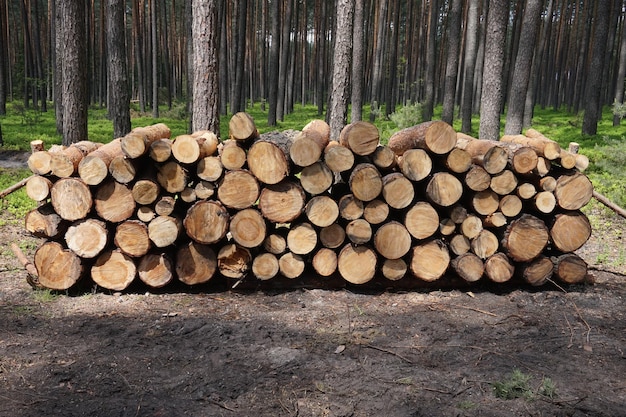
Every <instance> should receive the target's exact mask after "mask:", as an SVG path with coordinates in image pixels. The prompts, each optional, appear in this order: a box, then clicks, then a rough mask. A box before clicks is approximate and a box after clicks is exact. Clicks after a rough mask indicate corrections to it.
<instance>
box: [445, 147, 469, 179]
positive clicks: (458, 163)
mask: <svg viewBox="0 0 626 417" xmlns="http://www.w3.org/2000/svg"><path fill="white" fill-rule="evenodd" d="M444 165H445V166H446V168H448V170H449V171H451V172H454V173H456V174H462V173H464V172H467V171H469V169H470V168H471V167H472V156H471V155H470V154H469V152H467V151H466V150H465V149H461V148H454V149H452V150H451V151H450V153H448V154H447V155H446V158H445V162H444Z"/></svg>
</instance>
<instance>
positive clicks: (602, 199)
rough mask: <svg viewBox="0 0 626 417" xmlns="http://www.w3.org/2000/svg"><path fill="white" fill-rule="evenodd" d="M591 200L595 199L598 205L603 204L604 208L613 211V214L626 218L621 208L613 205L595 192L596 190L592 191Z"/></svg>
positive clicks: (625, 212)
mask: <svg viewBox="0 0 626 417" xmlns="http://www.w3.org/2000/svg"><path fill="white" fill-rule="evenodd" d="M593 198H595V199H596V200H598V201H599V202H600V203H602V204H604V205H605V206H606V207H608V208H610V209H611V210H613V211H614V212H615V213H617V214H619V215H620V216H622V217H624V218H626V210H624V209H623V208H621V207H620V206H618V205H617V204H615V203H614V202H612V201H611V200H609V199H608V198H606V197H605V196H604V195H602V194H600V193H599V192H597V191H596V190H593Z"/></svg>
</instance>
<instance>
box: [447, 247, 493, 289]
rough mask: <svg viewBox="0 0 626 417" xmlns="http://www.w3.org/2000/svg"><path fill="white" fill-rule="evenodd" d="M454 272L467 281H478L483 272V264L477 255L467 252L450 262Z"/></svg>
mask: <svg viewBox="0 0 626 417" xmlns="http://www.w3.org/2000/svg"><path fill="white" fill-rule="evenodd" d="M450 266H451V267H452V269H453V270H454V272H456V274H457V275H458V276H459V277H461V278H463V279H464V280H465V281H467V282H476V281H478V280H479V279H480V278H481V277H482V276H483V274H484V272H485V264H484V262H483V260H482V259H480V258H479V257H478V256H477V255H475V254H473V253H471V252H467V253H464V254H461V255H460V256H457V257H456V258H454V259H453V260H452V261H451V262H450Z"/></svg>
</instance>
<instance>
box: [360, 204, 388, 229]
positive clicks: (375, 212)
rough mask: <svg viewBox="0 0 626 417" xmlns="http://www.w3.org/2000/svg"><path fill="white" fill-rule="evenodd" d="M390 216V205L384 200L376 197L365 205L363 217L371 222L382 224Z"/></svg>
mask: <svg viewBox="0 0 626 417" xmlns="http://www.w3.org/2000/svg"><path fill="white" fill-rule="evenodd" d="M388 217H389V205H388V204H387V203H385V202H384V201H382V200H379V199H374V200H372V201H370V202H368V203H367V204H366V205H365V207H363V218H364V219H365V220H367V221H368V223H369V224H373V225H376V224H381V223H383V222H384V221H385V220H387V218H388Z"/></svg>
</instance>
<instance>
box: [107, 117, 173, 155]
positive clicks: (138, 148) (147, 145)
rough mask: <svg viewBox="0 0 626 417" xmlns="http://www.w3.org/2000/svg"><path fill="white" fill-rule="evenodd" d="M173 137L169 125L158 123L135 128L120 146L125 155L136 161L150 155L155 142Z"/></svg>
mask: <svg viewBox="0 0 626 417" xmlns="http://www.w3.org/2000/svg"><path fill="white" fill-rule="evenodd" d="M171 136H172V132H171V130H170V128H169V127H167V125H165V124H164V123H156V124H154V125H151V126H142V127H136V128H134V129H133V130H131V131H130V133H129V134H127V135H125V136H124V137H122V138H121V139H120V146H121V148H122V152H124V155H126V156H127V157H129V158H131V159H134V158H139V157H140V156H142V155H145V154H147V153H150V152H151V148H152V145H153V144H154V143H155V142H158V141H160V140H163V139H165V140H169V139H170V137H171ZM155 160H156V159H155ZM163 161H165V160H163ZM163 161H158V162H163Z"/></svg>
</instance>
